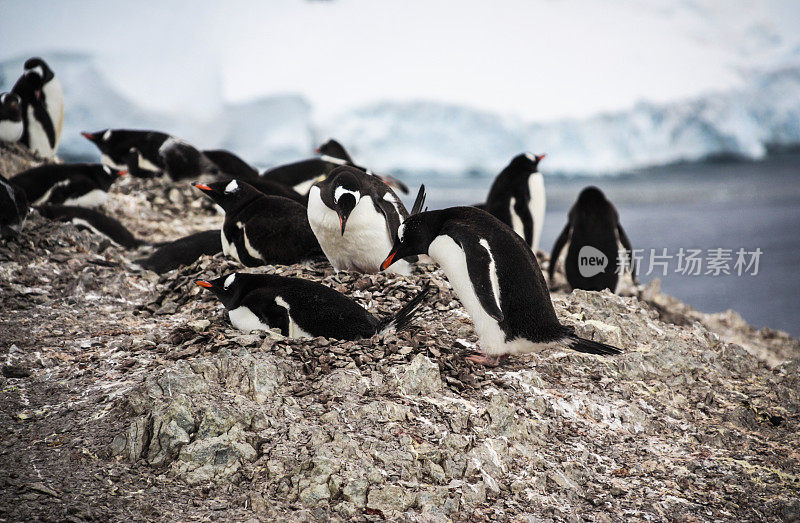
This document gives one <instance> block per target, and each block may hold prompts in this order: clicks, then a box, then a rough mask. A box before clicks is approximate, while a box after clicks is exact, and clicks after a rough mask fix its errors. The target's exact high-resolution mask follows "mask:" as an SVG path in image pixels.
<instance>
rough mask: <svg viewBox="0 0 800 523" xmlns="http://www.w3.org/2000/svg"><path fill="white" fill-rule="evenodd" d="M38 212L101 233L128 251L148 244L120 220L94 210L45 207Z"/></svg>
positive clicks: (73, 207) (51, 218) (67, 206)
mask: <svg viewBox="0 0 800 523" xmlns="http://www.w3.org/2000/svg"><path fill="white" fill-rule="evenodd" d="M36 210H37V211H39V214H41V215H42V216H44V217H45V218H48V219H50V220H55V221H60V222H71V223H73V224H74V225H76V226H78V227H84V228H88V229H90V230H91V231H92V232H95V233H100V234H102V235H103V236H105V237H107V238H109V239H110V240H111V241H113V242H115V243H117V244H118V245H121V246H122V247H124V248H126V249H136V248H137V247H139V246H141V245H144V244H145V243H146V242H144V241H143V240H140V239H139V238H137V237H135V236H134V235H133V234H132V233H131V231H129V230H128V228H127V227H125V226H124V225H122V223H121V222H120V221H119V220H117V219H115V218H112V217H111V216H107V215H105V214H103V213H102V212H100V211H96V210H94V209H87V208H86V207H76V206H72V205H43V206H41V207H36Z"/></svg>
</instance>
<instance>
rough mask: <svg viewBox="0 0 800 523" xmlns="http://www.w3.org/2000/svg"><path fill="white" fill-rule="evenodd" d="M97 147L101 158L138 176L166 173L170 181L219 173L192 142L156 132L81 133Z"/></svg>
mask: <svg viewBox="0 0 800 523" xmlns="http://www.w3.org/2000/svg"><path fill="white" fill-rule="evenodd" d="M81 134H82V135H83V137H84V138H86V139H87V140H89V141H90V142H92V143H93V144H95V145H96V146H97V148H98V149H100V153H101V156H100V161H102V162H103V163H104V164H105V165H108V166H109V167H113V168H115V169H125V170H127V171H128V172H129V173H130V174H131V175H132V176H135V177H137V178H152V177H154V176H161V175H162V174H167V175H168V176H169V177H170V178H172V179H173V180H183V179H185V178H198V177H200V176H201V175H204V174H211V175H216V174H219V173H220V170H219V168H218V167H217V165H216V164H215V163H214V162H212V161H211V160H209V159H208V158H206V156H205V155H204V154H203V153H202V152H200V151H199V150H197V149H196V148H195V147H194V146H193V145H191V144H189V143H186V142H185V141H183V140H181V139H180V138H176V137H174V136H170V135H168V134H166V133H161V132H158V131H139V130H130V129H103V130H102V131H97V132H95V133H88V132H83V133H81Z"/></svg>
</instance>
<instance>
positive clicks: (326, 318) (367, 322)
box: [236, 274, 379, 340]
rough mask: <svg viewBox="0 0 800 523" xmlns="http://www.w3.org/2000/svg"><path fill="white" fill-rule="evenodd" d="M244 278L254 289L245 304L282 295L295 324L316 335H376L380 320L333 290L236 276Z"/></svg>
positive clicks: (309, 283)
mask: <svg viewBox="0 0 800 523" xmlns="http://www.w3.org/2000/svg"><path fill="white" fill-rule="evenodd" d="M245 276H246V277H247V278H248V279H247V284H248V285H249V286H252V290H250V291H249V292H247V293H245V294H244V296H243V299H242V304H245V303H246V302H247V301H249V300H253V299H256V300H265V301H268V300H274V299H275V297H276V296H280V297H281V298H282V299H283V300H284V301H286V303H288V304H289V308H290V313H291V316H292V318H293V319H294V320H295V322H296V323H297V324H298V325H299V326H300V327H301V328H302V329H303V330H305V331H306V332H309V333H310V334H312V335H314V336H324V337H326V338H336V339H344V340H352V339H359V338H369V337H370V336H372V335H373V334H375V329H376V327H377V326H378V323H379V320H378V318H376V317H375V316H373V315H372V314H370V313H369V311H367V310H366V309H364V308H363V307H362V306H360V305H359V304H358V303H356V302H355V301H353V300H352V299H350V298H348V297H347V296H345V295H344V294H342V293H340V292H338V291H336V290H334V289H331V288H330V287H326V286H325V285H322V284H321V283H317V282H313V281H310V280H304V279H300V278H288V277H284V276H277V275H273V274H257V275H256V274H248V275H244V274H238V275H237V276H236V277H237V279H238V278H242V277H245ZM248 298H249V299H248Z"/></svg>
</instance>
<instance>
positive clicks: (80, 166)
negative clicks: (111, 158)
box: [12, 163, 115, 204]
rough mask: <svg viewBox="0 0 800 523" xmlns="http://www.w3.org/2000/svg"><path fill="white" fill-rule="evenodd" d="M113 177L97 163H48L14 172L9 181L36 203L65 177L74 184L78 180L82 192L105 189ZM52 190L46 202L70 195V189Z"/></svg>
mask: <svg viewBox="0 0 800 523" xmlns="http://www.w3.org/2000/svg"><path fill="white" fill-rule="evenodd" d="M114 178H115V176H112V175H109V174H107V173H105V171H103V166H102V165H101V164H99V163H65V164H55V163H48V164H44V165H40V166H38V167H34V168H32V169H28V170H26V171H22V172H21V173H19V174H17V175H15V176H14V177H13V178H12V181H13V182H14V183H15V184H17V185H18V186H19V187H21V188H22V190H23V191H25V195H26V196H27V197H28V200H29V201H31V202H35V201H36V200H38V199H39V198H41V197H42V196H44V195H45V194H46V193H47V192H48V191H50V190H51V189H53V187H54V186H55V185H56V184H58V183H59V182H64V181H67V180H70V181H71V182H74V183H78V182H79V185H81V186H82V187H81V190H83V191H84V192H89V190H92V189H101V190H103V191H108V189H109V188H110V187H111V184H113V183H114ZM70 185H72V183H71V184H70ZM55 192H56V191H53V194H51V197H50V198H48V201H49V202H51V203H55V204H59V203H61V202H63V201H64V200H66V199H67V198H68V197H69V196H70V195H71V192H70V190H69V189H67V190H66V191H59V192H61V194H55Z"/></svg>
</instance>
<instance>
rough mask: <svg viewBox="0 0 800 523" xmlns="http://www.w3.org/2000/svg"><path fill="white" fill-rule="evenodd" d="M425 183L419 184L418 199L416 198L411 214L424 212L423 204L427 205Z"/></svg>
mask: <svg viewBox="0 0 800 523" xmlns="http://www.w3.org/2000/svg"><path fill="white" fill-rule="evenodd" d="M426 196H427V195H426V194H425V184H424V183H423V184H422V185H420V186H419V192H418V193H417V199H416V200H414V206H413V207H411V214H419V213H421V212H422V206H423V205H425V198H426Z"/></svg>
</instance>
